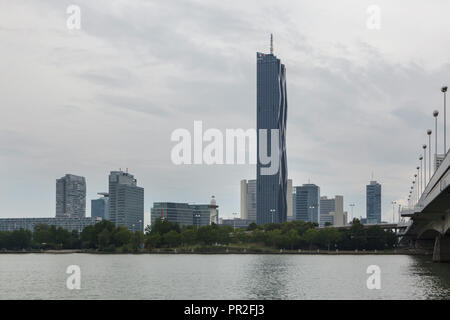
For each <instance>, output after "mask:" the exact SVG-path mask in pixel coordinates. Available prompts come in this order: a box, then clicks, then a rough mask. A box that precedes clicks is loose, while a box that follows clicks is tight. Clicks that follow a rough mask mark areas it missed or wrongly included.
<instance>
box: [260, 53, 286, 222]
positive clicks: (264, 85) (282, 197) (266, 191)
mask: <svg viewBox="0 0 450 320" xmlns="http://www.w3.org/2000/svg"><path fill="white" fill-rule="evenodd" d="M256 99H257V102H256V104H257V133H258V134H257V137H258V138H257V140H258V143H257V151H258V162H257V165H256V167H257V168H256V186H257V191H256V194H257V195H256V201H257V205H256V222H257V223H258V224H265V223H269V222H272V221H273V222H275V223H280V222H284V221H286V220H287V207H288V205H287V159H286V119H287V97H286V68H285V66H284V64H282V63H281V61H280V59H278V58H277V57H276V56H275V55H274V54H273V50H272V47H271V52H270V54H264V53H260V52H258V53H257V98H256ZM274 129H275V130H274ZM264 130H266V142H267V146H265V149H266V150H264V149H263V150H260V139H261V138H262V137H261V135H262V134H263V132H264ZM272 131H273V132H272ZM274 132H278V135H279V136H278V137H276V136H274V137H275V138H276V139H277V140H276V141H274V143H277V144H276V145H278V148H277V150H271V148H272V141H271V137H272V134H273V133H274ZM262 154H264V155H271V157H276V158H277V161H272V162H271V163H269V164H267V165H266V164H262V163H261V155H262ZM276 162H278V163H276ZM271 166H272V168H273V169H274V170H268V167H271Z"/></svg>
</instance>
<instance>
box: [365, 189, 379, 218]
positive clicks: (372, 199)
mask: <svg viewBox="0 0 450 320" xmlns="http://www.w3.org/2000/svg"><path fill="white" fill-rule="evenodd" d="M366 217H367V223H381V184H379V183H378V182H376V181H370V184H368V185H367V186H366Z"/></svg>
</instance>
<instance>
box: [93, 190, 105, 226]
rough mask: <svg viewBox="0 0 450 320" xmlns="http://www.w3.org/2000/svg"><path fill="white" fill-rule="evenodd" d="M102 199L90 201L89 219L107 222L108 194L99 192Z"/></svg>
mask: <svg viewBox="0 0 450 320" xmlns="http://www.w3.org/2000/svg"><path fill="white" fill-rule="evenodd" d="M98 194H99V195H101V196H102V197H101V198H99V199H93V200H91V217H95V218H97V217H98V218H102V219H106V220H109V214H108V210H109V204H108V199H109V194H108V193H107V192H99V193H98Z"/></svg>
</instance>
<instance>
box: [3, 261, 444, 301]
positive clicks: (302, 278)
mask: <svg viewBox="0 0 450 320" xmlns="http://www.w3.org/2000/svg"><path fill="white" fill-rule="evenodd" d="M69 265H78V266H80V268H81V290H69V289H67V287H66V280H67V277H68V276H69V275H68V274H66V268H67V267H68V266H69ZM369 265H378V266H379V267H380V269H381V289H380V290H369V289H367V285H366V281H367V278H368V277H369V274H367V273H366V270H367V267H368V266H369ZM0 299H450V264H444V263H442V264H438V263H433V262H431V258H430V257H416V256H403V255H333V256H326V255H253V254H249V255H242V254H240V255H239V254H238V255H232V254H229V255H219V254H218V255H193V254H192V255H190V254H188V255H182V254H179V255H177V254H167V255H164V254H160V255H158V254H152V255H150V254H141V255H131V254H129V255H95V254H0Z"/></svg>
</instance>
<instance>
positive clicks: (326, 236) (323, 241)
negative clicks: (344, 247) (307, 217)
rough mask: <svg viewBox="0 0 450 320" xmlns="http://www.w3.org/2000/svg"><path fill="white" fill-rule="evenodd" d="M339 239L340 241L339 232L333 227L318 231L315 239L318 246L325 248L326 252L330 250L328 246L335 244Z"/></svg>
mask: <svg viewBox="0 0 450 320" xmlns="http://www.w3.org/2000/svg"><path fill="white" fill-rule="evenodd" d="M311 230H312V229H311ZM340 239H341V234H340V232H339V231H338V230H337V229H336V228H333V227H326V228H324V229H320V230H319V232H318V234H317V237H316V240H317V242H318V244H319V245H320V246H322V247H325V248H327V250H330V246H331V245H335V244H337V243H338V242H339V241H340Z"/></svg>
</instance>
